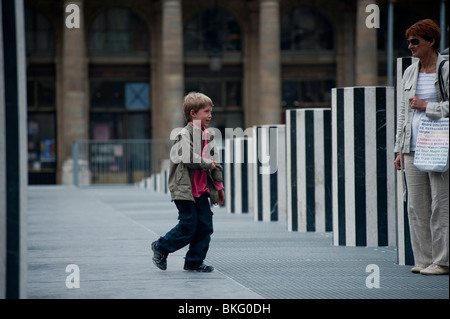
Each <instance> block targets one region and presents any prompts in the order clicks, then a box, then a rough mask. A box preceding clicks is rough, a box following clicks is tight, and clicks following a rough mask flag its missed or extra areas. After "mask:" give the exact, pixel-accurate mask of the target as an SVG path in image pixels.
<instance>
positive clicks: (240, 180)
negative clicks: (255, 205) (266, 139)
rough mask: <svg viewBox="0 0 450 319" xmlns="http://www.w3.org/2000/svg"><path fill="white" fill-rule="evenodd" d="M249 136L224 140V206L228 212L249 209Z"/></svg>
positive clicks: (244, 211)
mask: <svg viewBox="0 0 450 319" xmlns="http://www.w3.org/2000/svg"><path fill="white" fill-rule="evenodd" d="M250 140H251V138H245V137H234V138H227V139H226V140H225V164H224V165H225V182H224V184H225V185H224V186H225V194H226V196H225V201H226V202H225V206H226V209H227V212H228V213H236V214H242V213H248V212H249V211H250V190H251V186H250V185H251V184H250V174H251V170H250V163H249V142H250Z"/></svg>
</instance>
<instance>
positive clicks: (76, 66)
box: [57, 0, 89, 184]
mask: <svg viewBox="0 0 450 319" xmlns="http://www.w3.org/2000/svg"><path fill="white" fill-rule="evenodd" d="M71 4H73V5H75V6H76V7H73V8H75V9H74V10H69V12H68V13H66V8H67V6H69V5H71ZM83 4H84V0H65V1H64V3H63V8H62V13H63V14H64V19H63V26H62V28H63V41H62V59H61V61H62V64H61V68H60V73H59V74H60V75H61V81H60V83H61V85H60V86H59V88H60V92H59V94H60V96H59V101H60V105H59V106H58V109H57V131H58V134H57V135H58V142H57V143H58V144H57V152H58V173H59V174H58V176H57V178H58V180H59V181H60V182H61V183H62V184H71V183H72V173H71V168H72V144H73V142H74V141H76V140H80V139H88V136H89V131H88V127H89V126H88V118H89V108H88V105H89V99H88V74H87V73H88V65H87V51H86V39H85V33H86V26H85V25H84V21H83V12H84V11H83ZM76 8H78V9H79V10H77V9H76ZM77 12H78V13H77ZM72 14H73V15H77V14H79V18H80V21H79V22H80V24H79V26H80V27H79V28H77V27H76V26H75V27H72V26H73V25H72V24H71V23H70V22H73V21H72V20H70V19H66V18H67V17H68V16H69V15H72ZM66 20H68V21H66Z"/></svg>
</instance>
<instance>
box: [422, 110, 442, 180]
mask: <svg viewBox="0 0 450 319" xmlns="http://www.w3.org/2000/svg"><path fill="white" fill-rule="evenodd" d="M448 141H449V139H448V117H445V118H440V119H438V120H432V119H430V118H428V117H426V116H425V117H423V118H422V120H421V121H420V125H419V133H418V135H417V144H416V152H415V155H414V165H415V166H416V167H417V169H419V170H420V171H422V172H438V173H443V172H446V171H447V170H448V166H449V163H448V156H449V153H448Z"/></svg>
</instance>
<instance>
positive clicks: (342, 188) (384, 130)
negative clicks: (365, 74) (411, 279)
mask: <svg viewBox="0 0 450 319" xmlns="http://www.w3.org/2000/svg"><path fill="white" fill-rule="evenodd" d="M394 114H395V112H394V88H393V87H347V88H337V89H336V88H334V89H332V143H333V156H332V157H333V159H332V171H333V232H334V233H333V240H334V244H335V245H343V246H392V245H395V244H396V227H395V226H396V225H395V223H396V220H395V168H394V166H393V165H392V163H393V161H394V153H393V150H394V148H393V144H394V143H393V141H394Z"/></svg>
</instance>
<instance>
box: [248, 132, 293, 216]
mask: <svg viewBox="0 0 450 319" xmlns="http://www.w3.org/2000/svg"><path fill="white" fill-rule="evenodd" d="M252 144H253V151H252V152H253V153H252V154H253V155H252V156H253V157H252V158H254V159H255V165H254V166H253V185H254V198H253V210H254V220H255V221H286V126H285V125H256V126H253V143H252Z"/></svg>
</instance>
